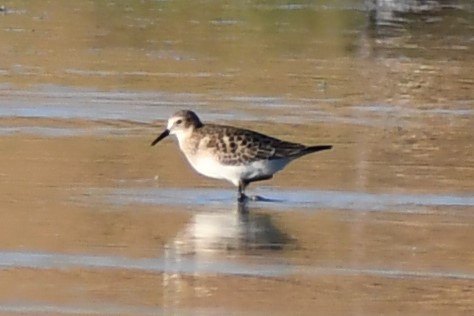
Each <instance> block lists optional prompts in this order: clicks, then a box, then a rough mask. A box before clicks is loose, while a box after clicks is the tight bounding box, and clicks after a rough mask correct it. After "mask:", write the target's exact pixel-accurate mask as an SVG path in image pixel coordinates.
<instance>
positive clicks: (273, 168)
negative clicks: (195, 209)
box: [187, 155, 289, 186]
mask: <svg viewBox="0 0 474 316" xmlns="http://www.w3.org/2000/svg"><path fill="white" fill-rule="evenodd" d="M187 159H188V161H189V163H190V164H191V165H192V166H193V168H194V169H195V170H196V171H197V172H199V173H200V174H202V175H205V176H207V177H210V178H214V179H225V180H227V181H230V182H232V183H233V184H234V185H235V186H238V185H239V181H240V180H241V179H251V178H255V177H263V176H269V175H273V174H274V173H275V172H277V171H279V170H281V169H282V168H283V167H285V166H286V164H287V163H288V162H289V160H286V159H276V160H259V161H254V162H252V163H250V164H247V165H223V164H221V163H220V162H219V161H217V160H216V159H215V158H214V157H213V156H211V155H196V156H191V157H189V156H187Z"/></svg>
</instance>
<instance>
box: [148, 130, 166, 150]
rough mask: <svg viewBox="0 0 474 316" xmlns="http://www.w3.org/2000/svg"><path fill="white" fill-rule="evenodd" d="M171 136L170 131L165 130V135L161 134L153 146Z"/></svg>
mask: <svg viewBox="0 0 474 316" xmlns="http://www.w3.org/2000/svg"><path fill="white" fill-rule="evenodd" d="M169 134H170V131H169V130H167V129H165V131H164V132H163V133H161V134H160V136H158V137H157V138H156V139H155V140H154V141H153V143H151V145H152V146H154V145H156V144H157V143H158V142H159V141H160V140H162V139H163V138H165V137H166V136H168V135H169Z"/></svg>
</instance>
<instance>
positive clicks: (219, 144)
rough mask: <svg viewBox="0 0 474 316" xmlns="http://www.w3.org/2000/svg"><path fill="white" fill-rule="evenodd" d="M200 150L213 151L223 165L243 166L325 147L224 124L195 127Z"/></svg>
mask: <svg viewBox="0 0 474 316" xmlns="http://www.w3.org/2000/svg"><path fill="white" fill-rule="evenodd" d="M194 134H195V136H197V138H199V139H200V141H199V143H196V146H199V148H200V150H202V149H203V148H207V150H209V151H212V152H213V153H214V154H215V155H216V157H217V158H218V160H219V162H220V163H222V164H225V165H243V164H247V163H251V162H254V161H257V160H273V159H294V158H297V157H300V156H303V155H306V154H309V153H312V152H316V151H319V150H325V149H329V148H330V147H328V146H312V147H307V146H305V145H302V144H298V143H292V142H287V141H283V140H280V139H277V138H274V137H270V136H267V135H264V134H261V133H258V132H255V131H251V130H247V129H242V128H236V127H232V126H227V125H216V124H206V125H203V126H202V127H199V128H196V129H195V131H194Z"/></svg>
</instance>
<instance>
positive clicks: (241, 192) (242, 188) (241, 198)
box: [237, 180, 249, 203]
mask: <svg viewBox="0 0 474 316" xmlns="http://www.w3.org/2000/svg"><path fill="white" fill-rule="evenodd" d="M248 184H249V183H248V182H247V181H244V180H240V181H239V195H238V197H237V201H238V202H239V203H242V202H244V201H245V200H246V199H247V196H246V195H245V188H246V187H247V185H248Z"/></svg>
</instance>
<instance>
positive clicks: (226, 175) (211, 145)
mask: <svg viewBox="0 0 474 316" xmlns="http://www.w3.org/2000/svg"><path fill="white" fill-rule="evenodd" d="M169 135H175V136H176V138H177V139H178V143H179V148H180V149H181V151H182V152H183V153H184V155H185V156H186V159H187V160H188V162H189V163H190V164H191V166H192V167H193V168H194V169H195V170H196V171H197V172H199V173H200V174H202V175H204V176H207V177H210V178H214V179H223V180H227V181H230V182H231V183H232V184H234V185H235V186H236V187H238V201H239V202H243V201H245V200H246V199H247V196H246V195H245V188H246V187H247V186H248V185H249V184H250V183H251V182H256V181H262V180H268V179H271V178H272V177H273V175H274V174H275V173H276V172H277V171H280V170H282V169H283V168H284V167H285V166H286V165H287V164H288V163H290V162H291V161H293V160H295V159H297V158H299V157H302V156H304V155H307V154H311V153H315V152H318V151H322V150H328V149H331V148H332V145H318V146H305V145H302V144H298V143H292V142H287V141H283V140H280V139H277V138H274V137H270V136H267V135H264V134H260V133H258V132H255V131H252V130H248V129H243V128H237V127H233V126H227V125H217V124H203V123H202V122H201V120H200V119H199V117H198V116H197V115H196V113H194V112H193V111H189V110H181V111H178V112H176V113H175V114H173V115H172V116H171V117H170V118H169V119H168V124H167V127H166V129H165V130H164V131H163V132H162V133H161V134H160V135H159V136H158V137H157V138H156V139H155V140H154V141H153V142H152V143H151V146H154V145H156V144H157V143H158V142H159V141H161V140H162V139H164V138H165V137H167V136H169Z"/></svg>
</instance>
